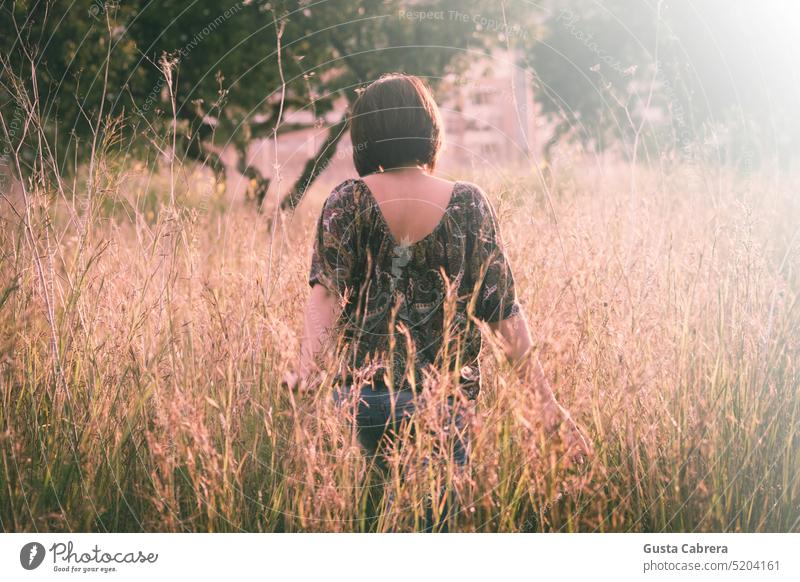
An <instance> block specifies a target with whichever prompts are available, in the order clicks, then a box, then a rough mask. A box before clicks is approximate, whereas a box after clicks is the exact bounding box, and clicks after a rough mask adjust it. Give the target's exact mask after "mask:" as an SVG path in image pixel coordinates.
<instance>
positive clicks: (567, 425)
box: [489, 308, 592, 457]
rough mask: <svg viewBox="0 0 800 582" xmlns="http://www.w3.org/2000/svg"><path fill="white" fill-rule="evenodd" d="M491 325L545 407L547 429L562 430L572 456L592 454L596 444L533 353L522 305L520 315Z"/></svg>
mask: <svg viewBox="0 0 800 582" xmlns="http://www.w3.org/2000/svg"><path fill="white" fill-rule="evenodd" d="M489 328H490V329H491V330H492V332H494V334H495V335H497V336H498V337H499V338H500V339H501V340H502V341H501V345H502V346H503V351H504V352H505V355H506V357H507V358H508V359H509V361H510V362H511V363H512V365H513V366H514V368H515V370H516V372H517V374H518V375H519V377H520V379H521V380H522V382H523V383H525V384H526V385H529V386H531V387H532V388H533V390H534V392H535V394H536V397H537V399H538V401H539V403H540V404H541V407H542V413H543V415H544V418H543V420H544V426H545V429H546V430H547V431H548V432H553V431H556V430H559V429H560V431H561V435H562V438H563V439H564V444H565V445H566V448H567V450H568V451H570V454H571V455H575V456H577V457H582V456H588V455H590V454H591V452H592V447H591V444H590V443H589V440H588V439H587V438H586V436H585V435H584V434H583V431H582V430H581V428H580V427H579V426H578V425H577V424H576V423H575V421H574V420H572V418H571V417H570V415H569V412H567V410H566V409H565V408H564V407H563V406H561V405H560V404H559V403H558V401H556V398H555V395H554V394H553V389H552V388H551V387H550V383H549V382H548V381H547V377H546V376H545V374H544V370H543V369H542V364H541V362H540V361H539V358H537V357H534V356H532V355H531V353H530V352H531V349H532V348H533V342H532V341H531V334H530V331H529V329H528V322H527V319H526V317H525V313H524V312H523V311H522V308H520V310H519V312H518V314H517V315H514V316H512V317H509V318H508V319H504V320H502V321H498V322H496V323H490V324H489Z"/></svg>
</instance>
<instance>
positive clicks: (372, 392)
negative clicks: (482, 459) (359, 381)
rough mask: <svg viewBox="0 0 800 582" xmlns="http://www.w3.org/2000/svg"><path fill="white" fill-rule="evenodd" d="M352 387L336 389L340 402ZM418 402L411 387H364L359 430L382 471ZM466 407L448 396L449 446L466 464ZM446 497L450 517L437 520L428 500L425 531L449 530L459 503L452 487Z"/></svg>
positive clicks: (455, 458)
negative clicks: (450, 521)
mask: <svg viewBox="0 0 800 582" xmlns="http://www.w3.org/2000/svg"><path fill="white" fill-rule="evenodd" d="M352 389H353V388H352V387H351V386H342V387H340V388H338V389H336V390H335V391H334V399H335V401H336V402H337V403H338V404H341V403H342V402H344V401H346V400H347V398H348V396H349V394H350V392H351V391H352ZM392 396H394V398H392ZM417 398H419V396H417ZM393 404H394V406H392V405H393ZM415 406H416V402H415V401H414V393H413V392H412V391H411V390H410V389H405V390H396V391H395V392H394V394H392V393H390V392H389V388H388V387H387V386H385V385H383V384H382V383H381V384H377V383H376V384H374V385H372V384H365V385H364V386H363V387H362V388H361V394H360V398H359V401H358V407H357V409H356V415H355V420H356V433H357V435H358V441H359V443H360V444H361V446H362V448H363V449H364V450H365V452H366V453H367V455H368V456H369V457H370V459H371V460H374V461H375V467H376V468H377V469H379V470H380V471H383V472H385V471H386V470H387V463H386V459H385V456H384V453H385V451H386V448H387V447H388V446H390V445H391V444H392V442H393V440H394V439H395V438H396V437H397V435H399V434H403V432H404V428H405V423H408V422H409V421H411V419H412V416H413V414H414V408H415ZM462 407H463V404H460V403H457V402H455V398H453V397H449V398H448V400H447V411H448V414H450V420H451V421H452V425H453V426H451V427H450V428H451V433H450V434H451V435H452V438H451V439H450V442H449V443H448V450H449V451H451V452H452V459H453V461H454V462H455V464H456V465H458V466H462V467H463V466H464V465H466V463H467V458H468V449H469V438H468V433H467V430H466V428H465V424H466V422H465V418H464V414H463V411H462ZM412 430H413V429H412ZM442 498H443V499H444V504H445V511H444V512H443V515H444V516H445V518H446V519H443V520H441V521H440V522H439V523H434V522H435V519H434V516H433V509H432V507H431V504H428V507H427V508H426V523H425V531H436V530H438V531H447V528H448V525H447V522H448V520H449V518H450V517H451V516H452V515H453V514H454V512H455V509H456V504H455V502H454V500H453V499H452V495H451V492H449V491H442ZM440 501H441V499H440Z"/></svg>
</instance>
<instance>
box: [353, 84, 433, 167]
mask: <svg viewBox="0 0 800 582" xmlns="http://www.w3.org/2000/svg"><path fill="white" fill-rule="evenodd" d="M350 139H351V140H352V142H353V163H354V164H355V166H356V170H357V171H358V175H359V176H365V175H367V174H372V173H374V172H378V171H381V170H388V169H391V168H403V167H409V166H414V165H423V166H427V167H428V169H430V170H433V168H434V167H435V166H436V159H437V158H438V156H439V150H441V148H442V143H443V141H444V127H443V124H442V117H441V115H440V113H439V108H438V107H437V105H436V101H434V99H433V95H432V94H431V91H430V89H429V88H428V87H427V86H426V85H425V83H424V82H423V81H422V80H421V79H419V78H418V77H414V76H412V75H403V74H397V73H395V74H390V75H384V76H383V77H381V78H380V79H378V80H377V81H375V82H374V83H372V84H371V85H370V86H369V87H367V88H366V89H365V90H364V92H363V93H361V95H360V96H359V97H358V99H356V102H355V104H354V105H353V110H352V113H351V116H350Z"/></svg>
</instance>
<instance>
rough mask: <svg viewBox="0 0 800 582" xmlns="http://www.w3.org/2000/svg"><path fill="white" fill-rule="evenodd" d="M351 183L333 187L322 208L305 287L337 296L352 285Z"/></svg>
mask: <svg viewBox="0 0 800 582" xmlns="http://www.w3.org/2000/svg"><path fill="white" fill-rule="evenodd" d="M357 216H358V213H357V212H356V211H355V208H354V199H353V185H352V181H347V182H343V183H342V184H340V185H339V186H337V187H336V188H335V189H334V190H333V192H331V194H330V196H328V198H327V200H325V204H324V205H323V207H322V212H321V213H320V216H319V219H318V220H317V229H316V233H315V236H314V245H313V247H314V248H313V251H312V255H311V269H310V273H309V277H308V284H309V285H311V286H312V287H313V286H314V285H316V284H320V285H323V286H324V287H325V288H327V289H328V290H329V291H331V292H332V293H336V294H338V295H339V296H340V297H344V296H345V295H346V291H347V288H348V287H351V286H352V284H351V283H352V277H353V265H354V263H355V257H354V254H355V251H356V248H355V244H354V238H355V232H354V230H355V226H356V224H355V220H356V218H357Z"/></svg>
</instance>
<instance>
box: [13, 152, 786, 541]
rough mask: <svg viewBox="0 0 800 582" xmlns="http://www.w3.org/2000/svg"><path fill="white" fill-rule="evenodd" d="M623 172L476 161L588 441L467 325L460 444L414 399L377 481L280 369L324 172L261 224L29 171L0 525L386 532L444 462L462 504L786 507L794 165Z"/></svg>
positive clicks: (550, 525)
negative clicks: (529, 170) (388, 466)
mask: <svg viewBox="0 0 800 582" xmlns="http://www.w3.org/2000/svg"><path fill="white" fill-rule="evenodd" d="M630 171H631V169H630V168H629V167H627V166H609V167H606V168H603V169H602V170H600V169H597V168H592V167H590V166H588V165H587V166H581V165H577V166H576V167H574V168H571V169H570V168H565V169H561V170H554V171H553V172H552V173H549V174H548V175H547V176H546V180H547V183H548V185H549V201H548V197H547V196H546V195H545V193H544V191H543V189H542V188H541V187H540V185H539V184H540V180H539V179H538V177H536V176H517V177H516V178H515V179H514V180H505V181H497V180H494V181H491V180H483V181H482V182H483V183H484V184H485V185H486V187H487V190H489V192H490V195H491V196H492V198H493V199H494V200H495V201H496V202H497V205H498V208H499V209H500V215H501V221H502V227H503V232H504V238H505V242H506V245H507V247H508V252H509V254H510V257H511V260H512V265H513V267H514V271H515V275H516V277H517V282H518V290H519V294H520V298H521V301H522V303H523V304H524V306H525V307H526V309H527V311H528V314H529V317H530V321H531V325H532V329H533V331H534V334H535V337H536V341H537V344H538V345H539V348H540V355H541V358H542V361H543V363H544V366H545V369H546V371H547V373H548V375H549V377H550V379H551V381H552V382H553V385H554V388H555V390H556V392H557V395H558V397H559V399H560V400H561V401H562V402H563V403H564V404H565V405H566V406H568V407H569V408H570V409H571V410H572V412H573V415H574V416H575V417H576V418H578V419H579V420H580V421H581V422H582V423H583V424H584V425H585V426H587V428H588V430H589V433H590V434H591V436H592V439H593V442H594V444H595V447H596V456H595V458H594V459H593V460H592V461H591V462H590V463H589V464H588V466H586V467H583V468H579V469H574V468H572V469H570V468H566V467H564V465H563V463H561V462H560V459H559V455H558V446H557V443H553V442H548V441H547V440H546V439H544V437H543V436H542V435H541V432H540V431H539V429H538V423H537V418H536V407H535V406H534V404H533V403H532V398H531V396H530V393H529V391H527V390H526V389H525V387H523V386H520V385H519V384H518V382H517V381H516V380H515V379H514V378H513V375H512V374H511V373H510V372H509V371H508V370H506V369H504V368H503V366H499V365H495V363H494V359H493V357H492V353H491V350H487V354H486V356H487V357H486V360H487V361H486V366H485V371H484V375H485V378H484V392H483V393H482V395H481V397H480V398H479V401H478V406H477V409H476V412H475V413H474V415H472V416H471V418H470V423H471V430H472V434H473V439H472V440H473V447H472V452H471V462H470V464H469V465H468V467H467V468H466V470H464V471H458V470H456V469H454V468H453V467H452V466H450V465H449V464H447V463H444V464H437V463H429V464H422V463H421V459H423V458H424V457H426V456H429V455H430V454H431V450H432V442H433V441H434V440H436V438H437V436H436V435H440V434H441V433H442V427H441V426H440V425H437V424H436V422H437V420H436V418H437V415H436V413H435V411H433V412H431V413H430V414H428V413H422V414H421V415H420V423H422V424H425V423H431V424H430V426H431V427H432V428H433V429H434V430H433V431H432V436H429V437H423V438H418V439H416V440H415V441H414V443H413V444H409V445H408V446H407V447H405V448H403V449H400V450H398V451H396V454H395V455H394V457H393V460H392V467H393V468H392V471H391V474H390V478H389V479H387V480H386V482H385V483H384V482H382V481H380V480H376V479H375V478H374V477H372V478H367V467H366V463H365V459H364V458H363V456H362V454H361V453H360V451H359V448H358V446H357V444H356V441H355V440H354V435H353V433H352V430H351V426H350V423H349V421H348V414H349V412H348V409H347V408H346V407H344V408H336V407H334V405H333V404H332V402H331V398H330V392H331V386H329V385H327V384H326V385H324V386H322V387H321V388H320V389H319V391H318V392H317V393H315V394H313V395H296V394H291V393H288V392H286V391H285V390H284V389H282V388H281V386H280V379H281V378H282V376H283V372H284V371H285V370H286V369H287V367H289V366H292V365H294V363H295V362H296V356H297V353H298V334H299V330H300V324H301V316H302V310H303V307H304V302H305V297H306V294H307V286H306V283H305V277H306V272H307V267H308V262H309V253H310V240H311V233H312V229H313V226H314V220H315V219H316V214H317V212H318V211H319V207H320V204H321V201H322V197H323V194H322V191H323V190H324V187H322V188H320V189H318V190H317V192H316V195H315V196H313V197H312V198H311V199H310V200H308V201H307V202H305V203H304V205H303V206H302V207H301V208H300V209H299V211H298V212H297V214H296V215H295V216H293V217H291V218H289V217H288V216H287V217H284V218H283V219H282V220H281V221H278V222H277V223H274V226H275V229H274V236H271V230H270V226H269V225H268V224H267V223H268V220H267V219H266V218H265V216H264V215H258V214H257V213H256V212H255V211H253V210H251V209H249V208H237V209H226V208H225V206H224V205H223V204H219V203H218V202H217V201H215V202H214V203H213V204H210V203H208V201H207V200H205V199H200V200H199V201H198V200H196V199H195V200H193V199H192V193H191V192H188V193H184V194H180V195H179V196H178V204H177V205H176V206H175V207H172V206H170V204H169V201H168V196H167V194H166V193H165V195H164V199H163V200H164V201H163V205H162V206H161V207H160V211H159V212H157V213H155V212H153V214H151V215H149V216H148V215H147V214H146V210H145V211H142V212H139V211H137V210H135V209H134V208H136V207H137V205H139V207H141V205H140V204H139V202H140V201H139V202H134V203H133V205H126V206H125V208H127V209H128V210H127V211H126V213H123V212H120V210H119V208H120V204H121V203H120V200H119V199H120V197H123V196H126V195H128V194H125V193H124V192H126V190H125V188H124V187H123V186H124V184H125V182H121V181H120V180H118V179H117V180H109V183H108V184H105V185H104V184H99V185H95V186H94V187H93V193H92V195H91V197H90V198H89V199H88V202H87V200H86V197H85V196H84V198H81V193H80V192H78V193H77V196H78V198H77V201H75V202H65V199H67V200H69V199H70V197H58V196H55V195H54V193H53V192H52V191H50V190H48V189H47V188H46V187H37V186H31V185H29V187H28V189H27V190H28V200H27V202H25V201H23V200H22V199H21V198H13V199H8V200H6V201H4V202H3V209H4V210H3V211H2V220H3V226H2V229H0V238H2V249H3V253H2V263H0V334H1V335H0V395H2V406H1V407H0V457H1V460H2V466H0V520H1V522H0V529H2V530H4V531H32V530H38V531H64V530H69V531H241V530H246V531H363V530H370V531H375V530H378V531H387V530H399V531H407V530H413V529H419V528H420V523H421V516H422V514H423V512H424V509H423V503H424V500H425V498H426V495H428V493H429V492H431V491H436V490H437V488H438V487H439V484H437V481H438V480H444V481H446V482H448V483H449V484H450V485H452V486H453V487H454V489H455V490H456V491H457V492H458V495H459V498H460V503H459V513H458V514H457V516H456V517H455V521H454V523H453V524H452V528H451V529H455V530H459V531H629V530H633V531H662V530H663V531H693V530H700V531H798V530H800V483H799V482H798V476H799V475H800V446H799V445H800V426H798V422H799V421H800V409H798V405H799V404H800V400H799V399H798V387H799V386H800V382H799V380H800V360H799V359H798V356H800V334H799V333H798V329H800V309H798V291H800V286H798V250H797V249H798V243H799V242H800V241H798V240H797V238H796V230H795V229H796V228H797V225H798V224H800V201H798V199H797V198H796V196H795V195H794V194H793V192H796V191H797V183H796V181H792V180H790V179H788V178H783V179H781V180H777V179H773V178H771V177H770V176H767V175H757V176H750V177H748V178H747V179H746V180H745V179H743V178H742V177H737V176H728V175H725V174H724V173H721V172H719V171H713V170H711V169H708V170H706V169H703V170H702V172H699V171H698V170H697V168H693V169H692V172H689V171H688V169H687V168H681V167H678V168H675V169H673V170H672V171H671V172H670V173H666V172H665V171H663V170H662V171H658V172H656V171H653V170H646V169H644V168H640V169H639V170H638V171H637V180H636V191H635V192H634V193H633V194H631V192H630V191H629V190H630V183H631V181H630ZM478 179H479V180H480V178H478ZM492 182H494V183H492ZM325 186H330V185H325ZM127 188H128V190H131V191H135V189H136V188H135V187H133V186H130V184H128V185H127ZM84 194H85V193H84ZM131 195H135V194H131ZM10 204H13V205H14V207H15V209H16V211H18V212H19V213H20V214H19V215H17V214H15V212H14V211H12V209H11V207H10ZM73 213H74V214H73ZM269 215H271V213H269V212H268V213H267V216H269ZM26 216H27V217H28V218H27V219H26V218H25V217H26ZM148 218H150V220H148ZM26 221H27V222H28V225H29V228H27V229H26V227H25V223H26ZM270 241H272V243H271V242H270ZM426 434H427V433H426ZM434 456H435V454H434ZM409 467H412V468H417V469H419V470H416V471H411V470H409ZM401 475H403V476H404V478H402V479H401ZM371 485H377V487H372V486H371ZM383 490H385V491H386V493H387V494H386V495H380V492H381V491H383Z"/></svg>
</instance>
